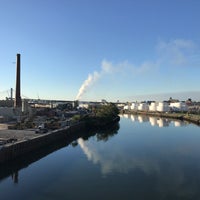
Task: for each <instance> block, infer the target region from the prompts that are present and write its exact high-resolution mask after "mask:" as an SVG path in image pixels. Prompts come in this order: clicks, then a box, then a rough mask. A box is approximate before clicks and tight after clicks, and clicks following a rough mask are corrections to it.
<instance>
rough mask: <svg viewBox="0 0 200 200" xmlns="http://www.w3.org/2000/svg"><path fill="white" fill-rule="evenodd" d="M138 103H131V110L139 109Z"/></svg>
mask: <svg viewBox="0 0 200 200" xmlns="http://www.w3.org/2000/svg"><path fill="white" fill-rule="evenodd" d="M138 105H139V104H138V103H137V102H136V103H132V104H131V110H135V111H137V110H138Z"/></svg>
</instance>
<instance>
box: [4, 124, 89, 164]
mask: <svg viewBox="0 0 200 200" xmlns="http://www.w3.org/2000/svg"><path fill="white" fill-rule="evenodd" d="M84 128H85V123H84V122H82V123H78V124H75V125H72V126H70V127H65V128H62V129H58V130H54V131H51V132H49V133H46V134H43V135H38V136H36V137H35V138H32V139H30V140H22V141H19V142H15V143H12V144H6V145H4V146H2V147H0V148H1V149H0V163H4V162H7V161H9V160H13V159H16V158H17V157H18V156H22V155H23V154H27V153H31V152H32V151H37V149H39V148H43V147H45V145H48V144H51V143H53V142H56V141H58V140H61V139H67V137H69V136H70V135H71V134H73V133H75V132H76V131H80V130H83V129H84Z"/></svg>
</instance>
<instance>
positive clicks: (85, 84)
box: [76, 72, 100, 100]
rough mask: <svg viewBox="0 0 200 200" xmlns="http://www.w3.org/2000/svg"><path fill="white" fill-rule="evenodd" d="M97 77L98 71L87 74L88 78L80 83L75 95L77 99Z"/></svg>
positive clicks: (98, 75)
mask: <svg viewBox="0 0 200 200" xmlns="http://www.w3.org/2000/svg"><path fill="white" fill-rule="evenodd" d="M99 77H100V74H99V73H98V72H94V73H93V74H89V75H88V78H87V79H86V80H85V81H84V82H83V84H82V85H81V87H80V89H79V91H78V94H77V96H76V100H79V99H80V98H81V97H82V96H83V94H84V93H85V92H86V90H87V89H88V88H89V87H90V86H91V85H93V84H94V83H95V82H96V81H97V80H98V79H99Z"/></svg>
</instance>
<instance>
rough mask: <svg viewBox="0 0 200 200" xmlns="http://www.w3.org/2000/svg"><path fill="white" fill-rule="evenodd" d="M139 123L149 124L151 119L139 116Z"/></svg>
mask: <svg viewBox="0 0 200 200" xmlns="http://www.w3.org/2000/svg"><path fill="white" fill-rule="evenodd" d="M138 121H139V122H140V123H142V122H148V121H149V119H148V117H147V116H142V115H139V116H138Z"/></svg>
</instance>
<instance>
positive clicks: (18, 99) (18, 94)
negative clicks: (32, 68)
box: [14, 54, 22, 108]
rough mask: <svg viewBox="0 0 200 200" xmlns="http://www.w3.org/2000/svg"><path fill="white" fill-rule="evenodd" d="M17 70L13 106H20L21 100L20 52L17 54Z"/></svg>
mask: <svg viewBox="0 0 200 200" xmlns="http://www.w3.org/2000/svg"><path fill="white" fill-rule="evenodd" d="M16 67H17V71H16V92H15V101H14V107H15V108H21V107H22V100H21V86H20V82H21V80H20V54H17V66H16Z"/></svg>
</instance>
